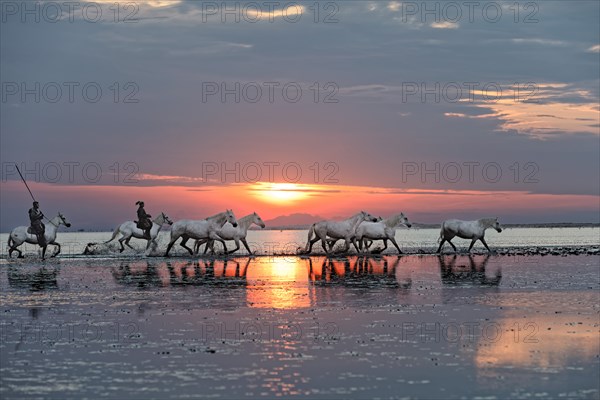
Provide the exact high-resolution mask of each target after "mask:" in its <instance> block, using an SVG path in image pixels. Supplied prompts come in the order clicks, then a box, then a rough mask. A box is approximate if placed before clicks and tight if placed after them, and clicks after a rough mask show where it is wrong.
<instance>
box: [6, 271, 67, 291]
mask: <svg viewBox="0 0 600 400" xmlns="http://www.w3.org/2000/svg"><path fill="white" fill-rule="evenodd" d="M58 272H59V270H58V268H47V267H42V268H40V269H35V270H32V271H26V270H24V269H22V268H16V267H12V266H11V267H9V268H8V271H7V276H8V284H9V286H10V287H12V288H15V289H29V290H31V291H32V292H38V291H43V290H48V289H58V279H57V278H58Z"/></svg>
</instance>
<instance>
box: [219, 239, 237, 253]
mask: <svg viewBox="0 0 600 400" xmlns="http://www.w3.org/2000/svg"><path fill="white" fill-rule="evenodd" d="M233 240H234V241H235V249H233V250H231V251H227V249H225V254H231V253H235V252H236V251H238V250H239V249H240V241H239V239H237V238H235V239H233ZM223 246H225V242H223Z"/></svg>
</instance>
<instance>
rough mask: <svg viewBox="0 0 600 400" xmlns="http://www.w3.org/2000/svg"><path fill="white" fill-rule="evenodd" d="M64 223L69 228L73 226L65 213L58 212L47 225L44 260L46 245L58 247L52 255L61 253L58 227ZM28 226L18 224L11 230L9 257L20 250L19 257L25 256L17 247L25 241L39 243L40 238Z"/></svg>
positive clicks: (43, 251)
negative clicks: (29, 230) (29, 231)
mask: <svg viewBox="0 0 600 400" xmlns="http://www.w3.org/2000/svg"><path fill="white" fill-rule="evenodd" d="M61 225H64V226H66V227H67V228H69V227H70V226H71V223H70V222H68V221H67V219H66V218H65V216H64V215H62V214H61V213H58V215H57V216H56V217H54V218H52V219H51V220H50V221H49V223H48V224H47V225H46V230H45V231H44V237H45V238H46V246H44V247H42V260H43V259H44V258H45V257H46V247H47V246H48V245H49V244H51V245H53V246H55V247H56V251H55V252H54V254H52V256H51V257H56V256H57V255H58V254H59V253H60V243H57V242H56V231H58V227H59V226H61ZM28 228H29V227H28V226H17V227H16V228H15V229H13V230H12V231H11V232H10V235H9V236H8V246H9V249H8V257H9V258H10V257H11V255H12V252H13V251H15V250H16V251H18V252H19V255H18V257H19V258H23V252H22V251H21V250H19V249H18V248H17V247H19V246H20V245H22V244H23V243H24V242H27V243H30V244H38V239H37V236H36V235H35V234H31V233H28Z"/></svg>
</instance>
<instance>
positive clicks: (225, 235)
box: [194, 212, 265, 254]
mask: <svg viewBox="0 0 600 400" xmlns="http://www.w3.org/2000/svg"><path fill="white" fill-rule="evenodd" d="M237 223H238V226H237V228H235V227H233V225H231V224H225V225H223V227H222V228H221V229H219V230H218V231H217V235H219V237H220V238H221V239H223V240H235V249H233V250H231V251H228V252H227V253H226V254H231V253H235V252H236V251H238V250H239V249H240V241H241V242H242V243H243V244H244V247H246V250H248V253H249V254H252V251H251V250H250V246H248V242H247V241H246V235H247V234H248V228H249V227H250V226H251V225H252V224H256V225H258V226H260V227H261V228H264V227H265V223H264V222H263V220H262V218H261V217H260V215H258V214H257V213H255V212H254V213H252V214H248V215H246V216H245V217H242V218H240V219H238V220H237ZM204 243H206V248H205V249H204V254H206V251H207V250H208V249H209V247H210V250H211V253H212V254H214V253H215V249H214V244H215V242H214V240H212V239H203V240H196V244H195V246H194V254H197V253H198V249H199V248H200V246H201V245H202V244H204Z"/></svg>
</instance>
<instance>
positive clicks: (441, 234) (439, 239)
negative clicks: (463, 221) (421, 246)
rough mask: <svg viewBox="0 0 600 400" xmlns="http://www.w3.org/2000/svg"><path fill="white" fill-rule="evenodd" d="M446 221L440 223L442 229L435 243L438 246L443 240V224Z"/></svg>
mask: <svg viewBox="0 0 600 400" xmlns="http://www.w3.org/2000/svg"><path fill="white" fill-rule="evenodd" d="M445 223H446V221H444V222H442V227H441V228H440V236H438V239H437V243H438V244H439V243H440V242H441V241H442V239H443V238H444V224H445Z"/></svg>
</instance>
